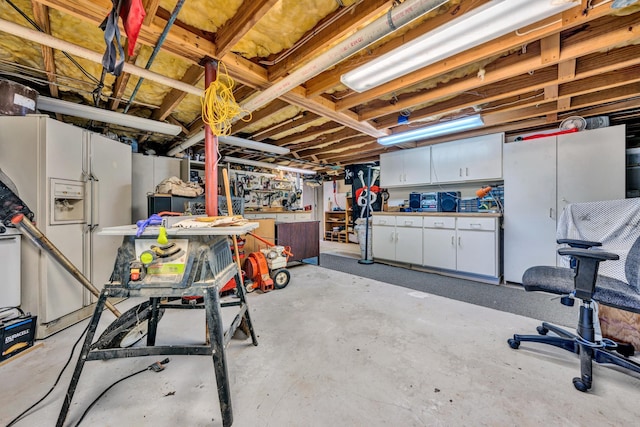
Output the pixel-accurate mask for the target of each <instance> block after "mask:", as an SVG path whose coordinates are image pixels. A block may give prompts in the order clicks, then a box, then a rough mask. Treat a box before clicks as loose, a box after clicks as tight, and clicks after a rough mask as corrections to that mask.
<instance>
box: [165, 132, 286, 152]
mask: <svg viewBox="0 0 640 427" xmlns="http://www.w3.org/2000/svg"><path fill="white" fill-rule="evenodd" d="M202 140H204V131H201V132H198V133H196V134H195V135H193V136H192V137H191V138H189V139H187V140H185V141H184V142H182V143H181V144H179V145H176V146H175V147H173V148H172V149H171V150H169V151H168V152H167V155H169V156H175V155H176V154H178V153H180V152H182V151H184V150H186V149H187V148H189V147H191V146H193V145H195V144H197V143H199V142H200V141H202ZM218 141H219V142H221V143H223V144H229V145H234V146H236V147H242V148H249V149H251V150H257V151H263V152H265V153H271V154H280V155H282V154H289V152H290V151H291V150H290V149H288V148H286V147H279V146H277V145H271V144H266V143H264V142H258V141H252V140H250V139H244V138H238V137H235V136H219V137H218Z"/></svg>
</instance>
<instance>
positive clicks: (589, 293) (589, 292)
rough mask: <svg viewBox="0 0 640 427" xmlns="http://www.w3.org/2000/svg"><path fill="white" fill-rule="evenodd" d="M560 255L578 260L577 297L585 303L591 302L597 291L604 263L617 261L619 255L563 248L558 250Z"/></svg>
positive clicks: (576, 272)
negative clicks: (597, 281) (600, 267)
mask: <svg viewBox="0 0 640 427" xmlns="http://www.w3.org/2000/svg"><path fill="white" fill-rule="evenodd" d="M558 253H559V254H560V255H569V256H570V257H571V258H572V259H575V260H577V261H578V262H577V265H576V268H575V276H574V283H575V288H576V291H575V295H576V297H577V298H580V299H582V300H584V301H591V298H592V297H593V293H594V292H595V289H596V280H597V278H598V267H599V266H600V263H601V262H602V261H609V260H617V259H620V257H619V256H618V255H617V254H614V253H611V252H605V251H599V250H590V249H578V248H562V249H558Z"/></svg>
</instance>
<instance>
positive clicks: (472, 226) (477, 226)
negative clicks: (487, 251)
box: [469, 224, 482, 228]
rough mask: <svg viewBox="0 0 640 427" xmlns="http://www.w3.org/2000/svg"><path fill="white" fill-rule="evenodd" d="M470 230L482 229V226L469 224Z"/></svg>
mask: <svg viewBox="0 0 640 427" xmlns="http://www.w3.org/2000/svg"><path fill="white" fill-rule="evenodd" d="M469 227H471V228H482V224H469Z"/></svg>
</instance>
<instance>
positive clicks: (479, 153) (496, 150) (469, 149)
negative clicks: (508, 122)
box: [460, 133, 504, 181]
mask: <svg viewBox="0 0 640 427" xmlns="http://www.w3.org/2000/svg"><path fill="white" fill-rule="evenodd" d="M503 140H504V134H502V133H497V134H492V135H484V136H481V137H477V138H469V139H467V140H465V143H464V144H463V146H464V150H463V151H462V152H461V153H460V154H461V156H462V160H461V168H462V171H461V172H462V175H463V178H464V179H465V181H478V180H489V179H502V144H503Z"/></svg>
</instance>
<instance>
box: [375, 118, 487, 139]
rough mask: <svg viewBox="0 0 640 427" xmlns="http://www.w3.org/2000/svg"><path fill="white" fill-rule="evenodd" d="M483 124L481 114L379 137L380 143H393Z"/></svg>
mask: <svg viewBox="0 0 640 427" xmlns="http://www.w3.org/2000/svg"><path fill="white" fill-rule="evenodd" d="M483 125H484V121H482V117H480V116H479V115H476V116H468V117H464V118H462V119H455V120H450V121H448V122H441V123H438V124H435V125H432V126H425V127H423V128H418V129H413V130H409V131H406V132H400V133H396V134H394V135H389V136H383V137H382V138H378V144H381V145H393V144H400V143H403V142H413V141H420V140H422V139H428V138H433V137H436V136H441V135H447V134H451V133H456V132H462V131H464V130H469V129H473V128H478V127H480V126H483Z"/></svg>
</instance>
